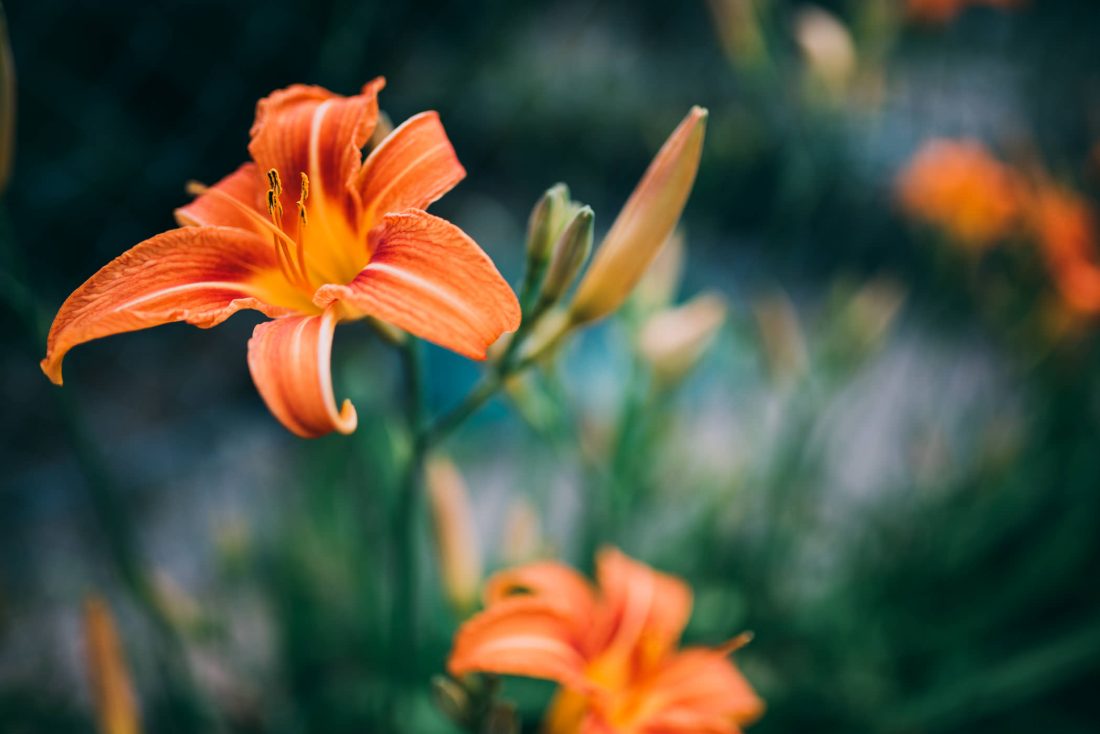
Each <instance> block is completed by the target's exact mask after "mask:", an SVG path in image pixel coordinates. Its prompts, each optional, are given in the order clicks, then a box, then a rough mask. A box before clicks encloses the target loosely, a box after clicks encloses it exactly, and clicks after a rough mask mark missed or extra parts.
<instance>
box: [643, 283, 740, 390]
mask: <svg viewBox="0 0 1100 734" xmlns="http://www.w3.org/2000/svg"><path fill="white" fill-rule="evenodd" d="M725 321H726V301H725V299H724V298H722V296H720V295H718V294H717V293H702V294H700V295H698V296H696V297H695V298H692V299H691V300H690V301H688V302H687V303H685V304H683V305H682V306H677V307H676V308H670V309H667V310H665V311H661V312H659V313H657V314H654V315H653V316H651V317H650V318H649V319H648V320H647V321H646V322H645V324H644V325H643V326H642V330H641V333H640V334H639V338H638V348H639V350H640V352H641V354H642V356H643V357H645V359H646V360H647V361H648V362H649V364H650V365H651V366H652V368H653V372H654V376H655V377H656V380H657V382H658V384H660V385H663V386H670V385H673V384H675V383H677V382H679V381H680V380H681V379H682V378H683V377H684V376H685V375H687V373H688V372H690V371H691V369H692V368H693V367H694V366H695V365H696V364H697V363H698V362H699V360H700V359H701V358H702V356H703V355H704V354H705V353H706V351H707V349H708V348H709V347H710V345H711V344H712V343H713V342H714V338H715V336H716V335H717V334H718V330H719V329H721V328H722V324H724V323H725Z"/></svg>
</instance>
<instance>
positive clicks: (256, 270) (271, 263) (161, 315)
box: [41, 227, 287, 385]
mask: <svg viewBox="0 0 1100 734" xmlns="http://www.w3.org/2000/svg"><path fill="white" fill-rule="evenodd" d="M276 268H277V264H276V262H275V258H274V254H273V251H272V248H271V245H270V243H268V242H265V241H263V240H261V239H260V238H259V237H257V236H256V235H254V234H252V233H251V232H246V231H243V230H240V229H232V228H228V227H184V228H182V229H174V230H170V231H168V232H164V233H162V234H159V235H157V236H155V237H152V238H150V239H148V240H145V241H144V242H142V243H140V244H138V245H136V246H135V247H133V248H131V249H130V250H128V251H127V252H124V253H123V254H122V255H120V256H119V257H117V258H115V259H114V260H112V261H111V262H110V263H108V264H107V265H105V266H104V267H103V268H102V269H101V270H100V271H99V272H98V273H96V274H95V275H93V276H92V277H91V278H89V279H88V280H87V281H86V282H85V283H84V284H83V285H82V286H80V287H79V288H77V289H76V290H75V291H74V292H73V293H72V295H70V296H69V297H68V298H67V299H66V300H65V303H63V304H62V305H61V309H60V310H59V311H58V313H57V316H56V317H55V318H54V322H53V326H51V327H50V334H49V337H48V338H47V340H46V358H45V359H43V360H42V363H41V366H42V371H43V372H45V373H46V376H47V377H49V378H50V380H51V381H53V382H54V383H55V384H58V385H60V384H61V361H62V360H63V359H64V357H65V354H66V353H67V352H68V351H69V350H70V349H72V348H73V347H74V346H76V345H77V344H83V343H84V342H87V341H91V340H92V339H99V338H100V337H104V336H110V335H112V334H121V333H124V332H127V331H136V330H138V329H145V328H148V327H150V326H158V325H160V324H166V323H169V322H173V321H186V322H187V323H189V324H194V325H195V326H199V327H201V328H204V329H206V328H209V327H211V326H215V325H217V324H220V323H221V322H222V321H225V320H226V319H227V318H229V317H230V316H231V315H233V314H234V313H236V312H237V311H239V310H240V309H242V308H253V309H256V310H258V311H261V312H263V313H265V314H267V315H268V316H280V315H283V314H284V313H287V309H285V308H283V307H281V306H275V305H272V304H271V303H270V300H269V298H270V294H269V293H267V291H266V289H265V288H263V287H261V285H259V283H258V280H259V279H260V278H261V277H262V276H263V275H264V274H265V273H268V272H270V271H272V270H274V269H276Z"/></svg>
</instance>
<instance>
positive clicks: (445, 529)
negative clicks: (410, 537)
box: [426, 457, 481, 615]
mask: <svg viewBox="0 0 1100 734" xmlns="http://www.w3.org/2000/svg"><path fill="white" fill-rule="evenodd" d="M426 479H427V481H426V484H427V488H428V498H429V501H430V502H431V508H432V522H433V525H434V529H435V547H436V552H437V553H438V555H439V573H440V576H442V580H443V590H444V592H445V593H446V596H447V600H448V601H449V602H450V603H451V605H452V606H453V608H454V610H455V611H456V612H458V613H459V614H461V615H465V614H467V613H469V612H470V611H472V610H473V608H474V607H475V606H476V605H477V595H478V588H479V587H480V586H481V549H480V546H479V544H478V539H477V531H476V529H475V528H474V518H473V511H472V510H471V508H470V497H469V493H468V492H467V490H466V483H465V482H464V481H463V480H462V475H461V474H459V473H458V468H457V467H456V466H455V465H454V463H452V462H451V461H450V460H449V459H445V458H442V457H435V458H433V459H432V460H431V461H429V462H428V466H427V468H426Z"/></svg>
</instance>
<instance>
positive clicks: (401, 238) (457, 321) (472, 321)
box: [314, 209, 520, 359]
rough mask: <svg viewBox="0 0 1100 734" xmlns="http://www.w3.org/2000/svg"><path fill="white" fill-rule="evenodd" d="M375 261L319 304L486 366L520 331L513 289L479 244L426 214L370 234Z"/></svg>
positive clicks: (329, 288)
mask: <svg viewBox="0 0 1100 734" xmlns="http://www.w3.org/2000/svg"><path fill="white" fill-rule="evenodd" d="M370 243H371V252H372V255H371V260H370V263H369V264H368V265H367V266H366V267H365V268H363V270H362V272H360V273H359V275H358V276H356V277H355V279H354V280H353V281H351V282H350V283H349V284H347V285H325V286H322V287H321V288H319V289H318V290H317V293H316V295H315V296H314V303H316V304H317V305H318V306H319V307H322V308H324V307H326V306H328V305H329V304H331V303H333V302H334V301H341V302H343V303H344V304H345V305H346V306H348V307H350V308H351V309H354V310H358V311H360V312H362V313H364V314H367V315H370V316H375V317H377V318H379V319H381V320H383V321H387V322H389V323H391V324H393V325H394V326H397V327H399V328H401V329H404V330H405V331H408V332H410V333H412V334H415V335H416V336H419V337H423V338H424V339H427V340H428V341H430V342H434V343H436V344H438V345H440V346H441V347H445V348H447V349H450V350H452V351H455V352H458V353H459V354H462V355H464V356H466V357H470V358H471V359H484V358H485V353H486V350H487V349H488V348H489V346H490V345H491V344H492V343H493V342H495V341H496V340H497V339H498V338H499V337H500V335H501V334H503V333H504V332H507V331H514V330H515V329H516V328H517V327H518V326H519V320H520V310H519V303H518V301H517V300H516V296H515V294H514V293H512V289H511V288H510V287H509V286H508V283H507V282H505V280H504V278H502V277H501V276H500V273H499V272H498V271H497V269H496V266H495V265H493V261H492V260H490V259H489V256H488V255H486V254H485V252H484V251H482V249H481V248H480V247H478V246H477V243H476V242H474V241H473V240H472V239H470V237H469V236H468V235H467V234H466V233H465V232H463V231H462V230H461V229H459V228H458V227H456V226H455V225H453V224H451V223H450V222H448V221H446V220H444V219H440V218H439V217H436V216H433V215H431V214H428V213H427V212H425V211H421V210H419V209H409V210H407V211H404V212H401V213H398V214H387V215H386V216H385V217H383V219H382V223H381V224H379V225H378V226H377V227H375V228H374V229H372V230H371V233H370Z"/></svg>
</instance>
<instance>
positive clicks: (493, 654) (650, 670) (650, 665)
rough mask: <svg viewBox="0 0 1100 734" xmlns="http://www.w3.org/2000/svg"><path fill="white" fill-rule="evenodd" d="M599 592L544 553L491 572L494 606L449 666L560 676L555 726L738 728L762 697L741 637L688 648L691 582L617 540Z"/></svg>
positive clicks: (643, 731) (460, 639) (649, 730)
mask: <svg viewBox="0 0 1100 734" xmlns="http://www.w3.org/2000/svg"><path fill="white" fill-rule="evenodd" d="M596 576H597V581H598V585H599V590H598V592H597V591H596V590H595V589H593V588H592V586H591V585H590V584H589V583H588V581H587V580H585V579H584V578H583V577H581V576H580V575H579V574H577V573H576V572H575V571H573V570H572V569H570V568H568V567H566V566H564V565H562V564H560V563H555V562H550V561H547V562H539V563H532V564H529V565H526V566H521V567H519V568H516V569H513V570H510V571H505V572H502V573H499V574H497V575H496V576H494V577H493V578H491V579H490V580H489V583H488V584H487V586H486V590H485V604H486V609H485V611H483V612H481V613H480V614H478V615H476V616H475V617H473V618H472V619H471V620H470V621H468V622H467V623H466V624H464V625H463V626H462V628H461V629H460V630H459V632H458V635H457V636H456V638H455V643H454V649H453V650H452V652H451V657H450V661H449V664H448V668H449V670H450V672H451V674H452V675H455V676H460V675H464V674H467V673H473V672H487V673H499V674H505V675H522V676H529V677H533V678H544V679H549V680H553V681H557V682H558V683H560V684H561V686H562V689H561V690H560V691H559V693H558V695H557V697H556V699H555V701H554V704H553V705H552V707H551V710H550V713H549V714H548V716H547V720H546V722H545V724H546V730H547V731H548V732H551V734H566V733H567V732H569V733H573V732H576V733H579V734H689V733H691V734H697V733H699V732H704V733H710V734H736V733H737V732H740V731H741V729H740V727H741V726H742V725H744V724H747V723H750V722H751V721H753V720H754V719H756V718H757V717H758V716H759V715H760V714H761V712H762V711H763V703H762V702H761V701H760V699H759V698H758V697H757V696H756V694H755V693H754V692H753V690H752V688H751V687H750V686H749V684H748V682H747V681H746V680H745V679H744V677H743V676H742V675H741V673H740V672H739V671H738V670H737V668H736V667H735V666H734V665H733V663H732V662H730V660H729V652H730V651H731V650H732V648H733V647H734V646H736V645H737V644H738V643H737V641H734V642H733V643H732V644H731V645H727V646H725V647H722V648H714V649H712V648H701V647H696V648H687V649H683V650H678V649H677V646H678V642H679V638H680V633H681V632H682V631H683V629H684V625H685V624H686V623H687V620H688V616H689V615H690V613H691V590H690V589H689V588H688V586H687V585H686V584H684V582H683V581H681V580H679V579H677V578H674V577H672V576H667V575H665V574H662V573H658V572H657V571H654V570H653V569H651V568H649V567H648V566H645V565H643V564H641V563H639V562H637V561H634V560H632V559H630V558H628V557H627V556H625V555H624V554H622V553H621V552H619V551H617V550H615V549H604V550H603V551H601V552H600V554H599V556H598V558H597V570H596Z"/></svg>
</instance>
